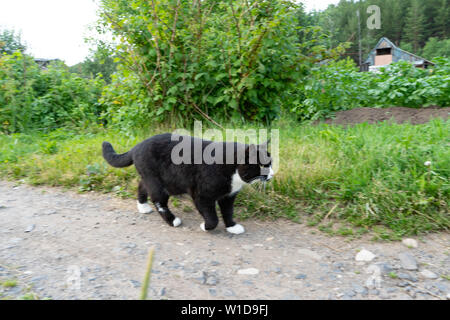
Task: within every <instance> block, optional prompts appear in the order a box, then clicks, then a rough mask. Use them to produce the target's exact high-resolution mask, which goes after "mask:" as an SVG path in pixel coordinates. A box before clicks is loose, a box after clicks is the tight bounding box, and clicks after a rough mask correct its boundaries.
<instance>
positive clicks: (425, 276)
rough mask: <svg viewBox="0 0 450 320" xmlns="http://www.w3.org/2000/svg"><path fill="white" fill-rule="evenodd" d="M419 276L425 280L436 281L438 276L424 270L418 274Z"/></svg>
mask: <svg viewBox="0 0 450 320" xmlns="http://www.w3.org/2000/svg"><path fill="white" fill-rule="evenodd" d="M420 275H421V276H422V277H424V278H426V279H437V278H438V275H437V274H436V273H434V272H432V271H430V270H427V269H424V270H422V271H421V272H420Z"/></svg>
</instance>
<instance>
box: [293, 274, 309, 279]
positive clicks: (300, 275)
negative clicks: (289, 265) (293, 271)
mask: <svg viewBox="0 0 450 320" xmlns="http://www.w3.org/2000/svg"><path fill="white" fill-rule="evenodd" d="M306 277H307V275H306V274H298V275H296V276H295V279H306Z"/></svg>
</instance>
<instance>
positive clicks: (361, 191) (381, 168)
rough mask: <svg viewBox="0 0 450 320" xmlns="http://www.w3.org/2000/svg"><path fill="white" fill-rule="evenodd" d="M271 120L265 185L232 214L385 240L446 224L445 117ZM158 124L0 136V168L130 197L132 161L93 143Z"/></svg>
mask: <svg viewBox="0 0 450 320" xmlns="http://www.w3.org/2000/svg"><path fill="white" fill-rule="evenodd" d="M274 128H279V129H280V163H279V171H278V173H277V175H276V178H275V179H274V181H273V182H272V183H271V184H269V185H268V186H267V188H266V190H262V188H261V187H258V186H257V187H247V188H246V189H245V190H244V192H243V194H241V195H240V196H239V197H238V204H239V207H238V210H237V211H238V213H239V215H240V216H241V218H246V217H259V218H267V219H272V218H279V217H284V218H288V219H291V220H294V221H299V222H304V223H308V224H309V225H316V226H318V228H319V229H321V230H323V231H325V232H328V233H331V234H342V235H356V234H360V233H364V232H367V231H368V230H372V231H374V234H375V235H376V236H378V237H381V238H386V239H394V238H399V237H401V236H403V235H411V234H421V233H426V232H430V231H436V230H449V229H450V217H449V216H450V214H449V207H450V205H449V199H450V182H449V176H450V148H449V146H450V121H447V122H443V121H441V120H434V121H432V122H430V123H428V124H425V125H418V126H411V125H407V124H402V125H397V124H387V123H384V124H380V125H367V124H360V125H357V126H354V127H349V128H343V127H331V126H327V125H319V126H311V125H298V124H294V123H290V122H286V121H280V122H278V123H275V124H274ZM164 131H168V129H167V128H158V129H153V130H151V132H145V133H140V134H138V135H137V136H136V137H131V138H130V137H126V136H125V135H123V134H120V133H118V132H113V131H108V130H105V129H98V130H95V131H94V132H91V133H83V134H80V133H75V132H66V131H63V130H60V131H55V132H52V133H50V134H46V135H44V134H16V135H11V136H4V135H1V136H0V176H1V177H3V178H10V179H24V180H25V181H26V182H28V183H31V184H46V185H53V186H65V187H70V188H77V189H78V190H80V191H89V190H96V191H102V192H115V193H117V194H119V195H121V196H125V197H129V196H130V197H133V196H134V193H135V191H136V185H137V176H136V173H135V169H134V167H129V168H125V169H115V168H111V167H109V166H108V165H107V164H106V163H105V161H104V160H103V158H102V157H101V143H102V141H104V140H107V141H110V142H111V143H112V144H113V145H114V147H115V148H116V150H117V151H118V152H124V151H127V150H129V149H130V148H131V147H132V146H134V145H135V144H136V143H137V142H139V141H141V140H143V139H144V138H147V137H148V136H150V135H152V134H155V133H159V132H164ZM426 161H430V162H431V165H430V166H425V165H424V163H425V162H426Z"/></svg>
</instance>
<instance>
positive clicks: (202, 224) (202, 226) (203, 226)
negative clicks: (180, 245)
mask: <svg viewBox="0 0 450 320" xmlns="http://www.w3.org/2000/svg"><path fill="white" fill-rule="evenodd" d="M200 229H202V230H203V231H206V229H205V223H204V222H202V223H200Z"/></svg>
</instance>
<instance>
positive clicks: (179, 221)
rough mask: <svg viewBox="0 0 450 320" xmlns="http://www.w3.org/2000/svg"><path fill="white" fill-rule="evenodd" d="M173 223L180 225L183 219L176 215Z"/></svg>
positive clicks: (175, 225) (176, 225)
mask: <svg viewBox="0 0 450 320" xmlns="http://www.w3.org/2000/svg"><path fill="white" fill-rule="evenodd" d="M172 224H173V226H174V227H178V226H179V225H180V224H181V219H180V218H178V217H176V218H175V219H173V221H172Z"/></svg>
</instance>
